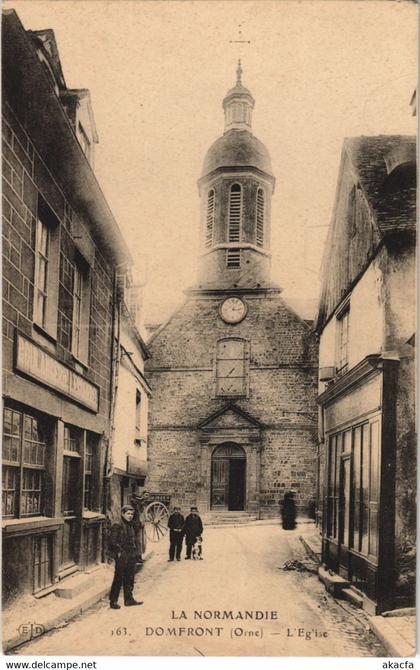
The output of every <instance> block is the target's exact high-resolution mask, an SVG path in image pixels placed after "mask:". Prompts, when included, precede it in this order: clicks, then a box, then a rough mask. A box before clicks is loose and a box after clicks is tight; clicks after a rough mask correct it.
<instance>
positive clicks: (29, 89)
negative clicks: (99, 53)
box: [2, 9, 132, 265]
mask: <svg viewBox="0 0 420 670" xmlns="http://www.w3.org/2000/svg"><path fill="white" fill-rule="evenodd" d="M38 32H39V33H48V34H50V31H38ZM50 43H51V44H53V42H52V41H50ZM55 68H56V70H57V68H58V65H57V63H55ZM2 71H3V100H7V101H8V103H9V104H10V105H11V107H12V108H13V110H14V112H15V113H16V114H17V116H18V118H20V119H22V120H23V122H24V127H25V131H26V132H27V133H28V135H30V137H31V139H32V141H33V143H34V145H35V147H36V149H37V151H38V153H39V154H40V156H41V157H42V159H43V160H44V162H45V163H46V165H47V166H48V167H49V169H50V170H51V172H52V173H53V175H54V178H55V180H56V181H57V183H58V184H59V186H60V187H61V188H62V190H63V192H64V195H65V196H66V197H67V198H68V201H69V204H71V205H72V206H73V207H74V208H75V209H77V210H78V211H80V212H82V213H83V214H85V215H86V217H87V220H88V221H90V222H91V223H92V232H93V233H94V237H95V239H97V240H98V241H99V243H100V244H101V248H102V250H103V251H105V252H106V253H107V254H109V256H110V257H111V258H113V259H115V260H116V262H117V263H118V264H121V265H122V264H131V263H132V258H131V255H130V251H129V249H128V246H127V244H126V242H125V240H124V237H123V235H122V233H121V230H120V229H119V227H118V224H117V222H116V220H115V218H114V216H113V214H112V212H111V209H110V207H109V205H108V203H107V201H106V199H105V197H104V194H103V192H102V190H101V187H100V185H99V183H98V181H97V179H96V177H95V174H94V172H93V170H92V167H91V165H90V164H89V161H88V160H87V158H86V156H85V154H84V153H83V150H82V148H81V146H80V144H79V141H78V139H77V137H76V134H75V131H74V128H73V127H72V124H71V122H70V119H69V118H68V116H67V114H66V112H65V110H64V107H63V105H62V104H61V102H60V100H59V98H58V97H57V95H56V92H55V91H54V88H53V85H52V83H51V80H50V78H49V76H48V74H47V73H46V70H45V68H44V66H43V64H42V63H41V62H40V60H39V58H38V56H37V52H36V46H35V43H34V40H33V34H32V33H28V32H27V31H26V30H25V29H24V27H23V25H22V23H21V22H20V20H19V17H18V15H17V14H16V12H15V11H14V10H13V9H9V10H3V30H2ZM57 71H58V70H57ZM46 128H48V132H45V129H46Z"/></svg>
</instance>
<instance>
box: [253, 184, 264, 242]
mask: <svg viewBox="0 0 420 670" xmlns="http://www.w3.org/2000/svg"><path fill="white" fill-rule="evenodd" d="M264 206H265V202H264V191H263V189H262V188H259V189H258V191H257V208H256V226H255V228H256V239H257V246H259V247H263V246H264V216H265V212H264Z"/></svg>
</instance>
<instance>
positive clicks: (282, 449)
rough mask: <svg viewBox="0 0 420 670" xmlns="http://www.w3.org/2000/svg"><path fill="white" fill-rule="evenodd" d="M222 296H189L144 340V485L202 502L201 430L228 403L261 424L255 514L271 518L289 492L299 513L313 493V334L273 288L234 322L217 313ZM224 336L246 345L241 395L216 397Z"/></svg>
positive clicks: (251, 298) (249, 298)
mask: <svg viewBox="0 0 420 670" xmlns="http://www.w3.org/2000/svg"><path fill="white" fill-rule="evenodd" d="M223 297H225V296H223V295H222V296H221V297H218V296H217V297H216V296H214V295H208V294H207V295H205V294H204V295H202V296H199V297H197V298H191V299H190V300H188V301H187V302H186V303H185V304H184V306H183V307H182V308H181V309H180V310H178V312H176V313H175V314H174V315H173V317H172V319H171V320H170V321H169V322H168V323H167V324H166V326H164V327H163V328H162V329H161V330H160V331H158V332H157V333H156V334H155V335H154V336H153V337H152V339H151V341H150V342H149V349H150V352H151V359H150V361H148V362H147V364H146V376H147V378H148V381H149V382H150V384H151V387H152V399H151V401H150V404H149V442H148V459H149V475H148V488H149V489H150V490H153V491H155V492H162V493H166V494H169V495H171V496H172V498H173V499H174V501H176V502H178V503H179V504H181V505H182V506H188V505H190V504H193V503H196V502H197V500H198V499H199V498H200V499H202V498H203V496H202V491H200V490H199V489H200V475H199V473H200V458H201V456H200V436H201V430H200V429H199V427H198V426H199V424H200V423H201V422H203V421H205V420H206V419H207V418H208V417H210V416H211V415H212V414H214V413H215V412H217V411H218V410H220V409H222V408H223V407H225V406H226V405H227V404H228V403H229V402H232V403H234V405H235V406H236V407H238V408H239V409H240V410H243V411H244V412H246V413H247V414H249V415H250V416H251V417H252V418H253V419H254V420H255V421H257V422H259V423H260V424H261V429H260V433H261V444H260V449H261V455H260V482H259V484H260V513H261V515H263V516H274V515H277V514H278V512H279V507H278V501H279V499H280V498H282V496H283V494H284V492H285V491H286V490H289V489H290V488H292V489H293V490H295V491H296V494H297V496H296V497H297V502H298V504H299V506H300V507H301V509H302V510H303V511H305V510H307V508H308V505H309V502H310V500H312V499H313V498H314V497H315V477H316V407H315V397H316V371H317V370H316V368H317V347H316V342H315V338H314V336H313V334H312V333H311V331H310V329H309V327H308V326H307V324H306V323H304V322H303V321H302V320H300V319H299V318H298V317H297V316H296V315H295V314H294V313H293V312H292V311H291V310H290V309H288V308H287V307H286V306H285V305H284V303H283V301H282V300H281V298H280V296H279V294H278V293H276V294H273V293H263V292H260V293H253V294H247V295H246V296H245V300H246V302H247V305H248V314H247V316H246V318H245V319H244V320H243V321H242V322H241V323H240V324H237V325H235V326H232V325H227V324H225V323H224V322H223V321H222V320H221V319H220V317H219V311H218V310H219V306H220V303H221V302H222V300H223ZM229 336H231V337H240V338H244V339H245V340H247V341H248V342H249V346H250V356H249V380H250V383H249V393H248V396H247V397H238V398H234V397H232V398H226V397H216V395H215V384H214V380H215V354H216V345H217V341H218V340H219V339H221V338H225V337H229ZM239 432H240V431H239ZM207 487H208V496H209V487H210V482H207Z"/></svg>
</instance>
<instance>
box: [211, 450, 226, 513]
mask: <svg viewBox="0 0 420 670" xmlns="http://www.w3.org/2000/svg"><path fill="white" fill-rule="evenodd" d="M228 502H229V459H228V458H215V459H213V460H212V463H211V508H212V509H220V510H223V509H227V508H228Z"/></svg>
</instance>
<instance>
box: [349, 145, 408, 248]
mask: <svg viewBox="0 0 420 670" xmlns="http://www.w3.org/2000/svg"><path fill="white" fill-rule="evenodd" d="M344 148H345V150H346V151H347V154H348V156H349V158H350V161H351V163H352V165H353V167H354V170H355V172H356V173H357V176H358V178H359V182H360V186H361V187H362V189H363V190H364V192H365V195H366V198H367V200H368V202H369V204H370V205H371V207H372V209H373V210H374V214H375V218H376V223H377V225H378V228H379V232H380V233H381V234H382V235H386V234H388V233H389V232H393V231H394V230H401V229H402V228H405V229H406V228H412V229H413V230H414V229H415V226H416V184H415V181H414V183H412V184H406V185H405V186H404V188H398V189H396V188H394V183H395V181H396V180H397V177H395V173H396V171H397V170H400V171H401V169H402V166H407V165H410V164H411V166H412V167H414V166H415V163H416V138H415V137H411V136H407V135H378V136H376V137H363V136H362V137H349V138H346V139H345V140H344ZM393 157H394V159H393V160H392V158H393ZM413 174H414V176H415V172H414V171H413ZM393 175H394V176H393Z"/></svg>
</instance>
